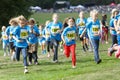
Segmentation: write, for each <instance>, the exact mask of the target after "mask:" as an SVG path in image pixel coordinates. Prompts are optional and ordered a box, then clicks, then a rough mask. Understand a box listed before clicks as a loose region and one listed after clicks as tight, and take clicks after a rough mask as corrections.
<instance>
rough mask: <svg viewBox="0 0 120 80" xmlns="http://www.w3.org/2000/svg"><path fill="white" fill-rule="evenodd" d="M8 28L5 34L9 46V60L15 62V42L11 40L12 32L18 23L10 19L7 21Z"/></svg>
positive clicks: (14, 19)
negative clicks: (7, 37)
mask: <svg viewBox="0 0 120 80" xmlns="http://www.w3.org/2000/svg"><path fill="white" fill-rule="evenodd" d="M9 24H10V26H8V27H7V29H6V33H7V36H9V45H10V53H11V60H12V61H15V59H16V53H15V40H14V38H13V32H14V30H15V28H16V27H17V26H18V22H17V19H16V18H12V19H11V20H10V21H9Z"/></svg>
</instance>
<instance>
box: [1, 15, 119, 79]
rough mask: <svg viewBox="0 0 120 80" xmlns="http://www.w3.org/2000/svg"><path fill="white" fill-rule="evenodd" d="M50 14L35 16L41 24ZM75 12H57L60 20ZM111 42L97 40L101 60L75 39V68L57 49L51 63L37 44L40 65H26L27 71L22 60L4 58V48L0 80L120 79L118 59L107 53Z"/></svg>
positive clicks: (69, 59)
mask: <svg viewBox="0 0 120 80" xmlns="http://www.w3.org/2000/svg"><path fill="white" fill-rule="evenodd" d="M51 15H52V14H48V13H40V14H34V15H32V17H34V18H35V19H36V20H37V21H39V22H40V23H44V22H45V21H46V20H47V19H49V20H50V19H51ZM77 15H78V14H77V13H73V14H60V20H61V21H62V20H63V19H64V18H65V17H67V16H74V17H75V18H76V17H77ZM110 45H111V38H109V44H101V43H100V48H99V52H100V57H101V59H102V63H100V64H96V63H95V62H94V57H93V56H94V55H93V53H91V52H87V53H83V52H82V49H81V48H82V47H81V46H80V41H79V40H78V41H77V47H76V56H77V67H76V68H75V69H72V66H71V57H70V58H68V59H67V58H66V57H65V56H64V55H63V53H61V52H59V63H52V57H50V58H47V54H45V55H43V54H41V53H40V47H39V53H38V56H39V59H38V60H39V65H31V66H29V67H28V69H29V73H28V74H24V73H23V70H24V68H23V60H22V57H21V61H20V62H16V61H15V62H12V61H10V57H3V51H2V49H0V80H120V76H119V74H120V70H119V69H120V68H119V67H120V60H119V59H116V58H115V57H114V55H113V56H112V57H108V56H107V49H108V47H109V46H110Z"/></svg>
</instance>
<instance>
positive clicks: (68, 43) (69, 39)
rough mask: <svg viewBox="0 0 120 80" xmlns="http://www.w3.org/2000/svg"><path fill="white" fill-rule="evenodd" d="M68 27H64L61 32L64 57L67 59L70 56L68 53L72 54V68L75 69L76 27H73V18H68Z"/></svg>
mask: <svg viewBox="0 0 120 80" xmlns="http://www.w3.org/2000/svg"><path fill="white" fill-rule="evenodd" d="M67 23H68V27H66V28H65V29H64V30H63V32H62V35H61V37H62V40H63V42H64V53H65V55H66V57H67V58H68V57H69V56H70V53H71V54H72V68H76V54H75V48H76V41H75V38H76V27H75V26H74V25H75V19H74V18H68V22H67Z"/></svg>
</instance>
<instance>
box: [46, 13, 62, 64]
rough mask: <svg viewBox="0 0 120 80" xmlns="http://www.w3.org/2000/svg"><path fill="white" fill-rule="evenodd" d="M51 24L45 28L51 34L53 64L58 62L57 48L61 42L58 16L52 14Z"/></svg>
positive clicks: (60, 24)
mask: <svg viewBox="0 0 120 80" xmlns="http://www.w3.org/2000/svg"><path fill="white" fill-rule="evenodd" d="M52 19H53V22H50V23H49V24H48V25H47V28H48V29H49V30H50V33H51V35H50V36H51V43H52V44H53V47H54V56H53V63H56V62H58V46H59V42H60V41H61V31H62V23H61V22H58V14H56V13H54V14H53V17H52Z"/></svg>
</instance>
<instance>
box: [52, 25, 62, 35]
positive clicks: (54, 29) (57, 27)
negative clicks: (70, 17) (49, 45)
mask: <svg viewBox="0 0 120 80" xmlns="http://www.w3.org/2000/svg"><path fill="white" fill-rule="evenodd" d="M58 30H60V28H59V26H52V29H51V32H52V33H57V31H58Z"/></svg>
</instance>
